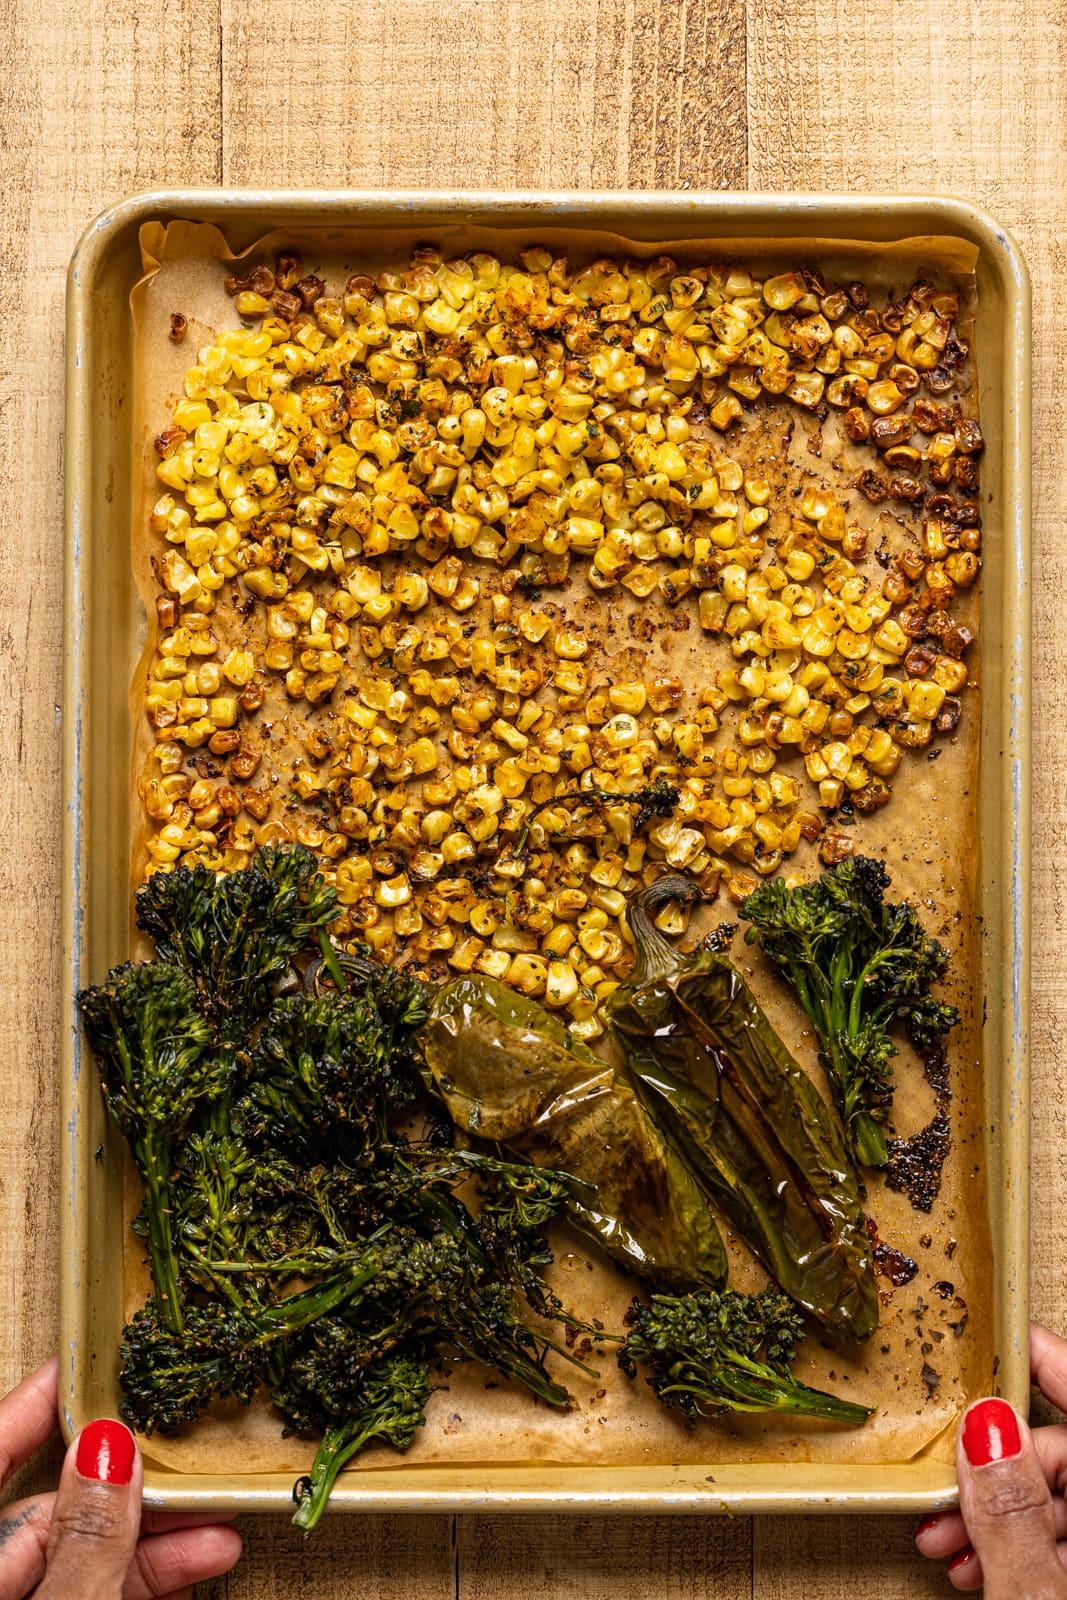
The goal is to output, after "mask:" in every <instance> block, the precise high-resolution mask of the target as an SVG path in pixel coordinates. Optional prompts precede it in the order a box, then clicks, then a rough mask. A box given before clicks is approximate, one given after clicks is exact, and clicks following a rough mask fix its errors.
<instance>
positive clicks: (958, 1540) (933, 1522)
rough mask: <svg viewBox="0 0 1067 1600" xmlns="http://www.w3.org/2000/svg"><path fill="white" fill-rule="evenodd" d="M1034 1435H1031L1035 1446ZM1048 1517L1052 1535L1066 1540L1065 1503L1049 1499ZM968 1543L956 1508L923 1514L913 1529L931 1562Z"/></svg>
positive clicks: (946, 1556) (1035, 1437)
mask: <svg viewBox="0 0 1067 1600" xmlns="http://www.w3.org/2000/svg"><path fill="white" fill-rule="evenodd" d="M1037 1438H1038V1436H1037V1434H1035V1435H1034V1443H1035V1445H1036V1443H1037ZM1046 1481H1047V1480H1046ZM1052 1518H1053V1524H1054V1527H1055V1531H1056V1538H1057V1539H1067V1504H1065V1503H1064V1501H1063V1500H1062V1499H1060V1498H1059V1497H1054V1498H1053V1501H1052ZM969 1542H970V1540H969V1535H968V1533H967V1527H966V1524H965V1523H964V1520H963V1518H962V1516H961V1515H960V1513H959V1512H958V1511H941V1512H939V1513H937V1515H935V1516H932V1517H924V1518H923V1520H922V1521H921V1522H920V1523H919V1526H918V1527H917V1528H916V1530H915V1543H916V1544H917V1545H918V1547H919V1551H920V1553H921V1554H922V1555H924V1556H926V1557H928V1558H929V1560H931V1561H947V1560H948V1559H949V1557H950V1556H954V1555H955V1554H956V1552H957V1551H958V1550H962V1549H963V1547H964V1545H965V1544H968V1543H969Z"/></svg>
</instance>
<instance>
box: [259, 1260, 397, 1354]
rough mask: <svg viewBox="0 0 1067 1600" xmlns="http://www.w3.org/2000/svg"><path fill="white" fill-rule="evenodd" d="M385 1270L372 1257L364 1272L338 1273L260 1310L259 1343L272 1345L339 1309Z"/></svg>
mask: <svg viewBox="0 0 1067 1600" xmlns="http://www.w3.org/2000/svg"><path fill="white" fill-rule="evenodd" d="M381 1270H382V1264H381V1261H380V1260H378V1259H377V1258H374V1257H372V1258H371V1259H370V1260H369V1261H368V1262H367V1264H366V1265H365V1266H364V1267H363V1269H362V1270H361V1271H357V1272H342V1273H337V1274H335V1276H334V1277H332V1278H327V1279H326V1282H325V1283H322V1284H316V1285H314V1286H313V1287H312V1288H310V1289H302V1290H301V1292H300V1293H299V1294H291V1295H289V1296H288V1298H287V1299H285V1300H281V1301H279V1302H278V1304H277V1305H276V1306H268V1308H267V1309H266V1311H260V1312H258V1313H257V1314H256V1316H255V1317H253V1319H252V1320H253V1322H254V1323H255V1325H256V1327H257V1328H258V1329H259V1338H258V1340H257V1341H256V1342H257V1343H258V1344H269V1343H270V1342H271V1341H272V1340H273V1339H280V1338H282V1337H284V1335H285V1334H288V1333H297V1332H298V1331H299V1330H300V1329H301V1328H306V1327H307V1325H308V1323H309V1322H314V1321H315V1320H316V1318H318V1317H324V1316H326V1315H327V1314H328V1313H329V1312H331V1311H336V1309H337V1307H338V1306H343V1305H344V1304H345V1302H346V1301H347V1300H351V1299H352V1298H353V1297H354V1296H355V1295H357V1294H359V1292H360V1290H361V1289H365V1288H366V1287H367V1284H368V1283H373V1282H374V1279H375V1278H376V1277H378V1275H379V1273H380V1272H381Z"/></svg>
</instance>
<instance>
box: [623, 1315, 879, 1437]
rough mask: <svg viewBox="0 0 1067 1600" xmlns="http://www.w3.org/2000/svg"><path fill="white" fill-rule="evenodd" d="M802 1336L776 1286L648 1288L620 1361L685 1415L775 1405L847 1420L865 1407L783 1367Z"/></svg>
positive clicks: (867, 1411) (855, 1419) (860, 1416)
mask: <svg viewBox="0 0 1067 1600" xmlns="http://www.w3.org/2000/svg"><path fill="white" fill-rule="evenodd" d="M803 1337H804V1332H803V1329H802V1327H801V1323H800V1314H799V1312H798V1310H797V1308H796V1306H795V1305H794V1304H793V1303H792V1301H791V1300H790V1299H789V1298H788V1297H787V1296H786V1295H783V1294H780V1293H779V1292H778V1290H776V1289H773V1288H767V1289H764V1290H763V1292H762V1293H761V1294H738V1293H737V1292H736V1290H733V1289H727V1290H725V1291H724V1292H723V1293H722V1294H716V1293H715V1292H714V1291H713V1290H707V1291H703V1292H700V1293H696V1294H687V1295H661V1294H657V1295H653V1296H652V1300H651V1302H650V1304H648V1305H647V1306H646V1305H643V1304H642V1303H641V1302H640V1301H639V1300H635V1301H634V1304H633V1308H632V1311H631V1330H630V1336H629V1338H628V1339H627V1341H626V1343H625V1344H624V1345H623V1347H622V1349H621V1350H620V1351H619V1358H618V1359H619V1365H620V1366H621V1367H622V1369H623V1371H624V1372H626V1373H628V1374H629V1376H630V1377H631V1378H632V1377H635V1376H636V1373H637V1364H638V1362H643V1363H644V1364H645V1366H646V1367H647V1369H648V1371H647V1379H648V1382H649V1384H650V1385H651V1387H652V1388H653V1389H654V1390H655V1392H656V1393H657V1394H658V1395H659V1397H660V1399H661V1400H662V1401H663V1402H664V1403H665V1404H666V1405H668V1406H674V1407H676V1408H677V1409H678V1410H679V1411H683V1412H684V1413H685V1414H686V1416H687V1417H691V1418H696V1417H699V1416H706V1415H711V1416H714V1415H717V1414H721V1413H723V1412H726V1411H778V1412H790V1413H792V1414H794V1415H797V1416H804V1417H822V1418H824V1419H825V1420H826V1421H828V1422H847V1423H850V1424H853V1425H858V1424H859V1423H862V1422H866V1420H867V1418H868V1417H869V1416H870V1415H871V1408H870V1407H869V1406H861V1405H855V1404H854V1403H852V1402H851V1401H848V1400H841V1399H839V1398H838V1397H837V1396H836V1395H832V1394H825V1393H823V1391H822V1390H821V1389H809V1388H808V1387H807V1385H806V1384H803V1383H798V1382H797V1380H796V1379H795V1378H794V1377H793V1376H792V1374H791V1373H790V1370H789V1364H790V1362H791V1361H792V1360H793V1358H794V1356H795V1355H796V1347H797V1344H798V1343H799V1342H800V1340H801V1339H802V1338H803Z"/></svg>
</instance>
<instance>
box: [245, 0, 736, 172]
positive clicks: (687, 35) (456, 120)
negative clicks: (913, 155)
mask: <svg viewBox="0 0 1067 1600" xmlns="http://www.w3.org/2000/svg"><path fill="white" fill-rule="evenodd" d="M222 29H223V105H224V116H223V122H224V127H225V140H224V147H223V176H224V181H225V182H226V183H227V184H253V183H254V184H282V185H292V186H297V185H302V184H303V185H309V186H326V187H331V186H334V185H337V186H348V187H355V188H358V187H361V186H369V187H379V186H380V187H386V186H388V187H405V186H411V187H418V186H420V185H430V186H433V187H440V188H448V187H460V188H489V189H504V188H509V187H517V188H557V189H559V188H594V187H601V186H603V187H608V188H621V187H634V188H639V187H656V186H657V185H658V186H662V187H666V188H679V187H686V186H692V187H694V188H695V187H702V186H706V187H710V188H718V187H721V186H725V185H729V184H734V185H737V184H743V183H744V172H745V159H744V152H745V136H744V6H743V3H742V0H573V3H571V4H568V5H566V6H560V5H558V4H556V3H555V0H501V3H499V4H495V5H485V4H483V3H481V0H408V3H407V4H405V5H402V6H398V5H394V4H391V3H389V0H367V3H366V4H364V5H361V6H358V7H357V6H350V7H338V6H334V5H329V4H327V3H325V0H310V3H308V4H306V5H292V4H279V5H272V6H268V7H261V8H260V9H259V10H257V11H249V9H248V7H247V6H243V5H241V4H240V3H239V0H222Z"/></svg>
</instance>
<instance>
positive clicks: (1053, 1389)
mask: <svg viewBox="0 0 1067 1600" xmlns="http://www.w3.org/2000/svg"><path fill="white" fill-rule="evenodd" d="M1030 1375H1031V1377H1032V1378H1033V1380H1034V1382H1035V1383H1036V1384H1037V1386H1038V1388H1039V1389H1040V1390H1041V1393H1042V1394H1043V1395H1044V1397H1045V1399H1046V1400H1051V1401H1052V1404H1053V1405H1054V1406H1059V1408H1060V1410H1061V1411H1067V1339H1061V1338H1059V1337H1058V1335H1056V1334H1054V1333H1050V1332H1049V1330H1048V1328H1043V1327H1042V1326H1041V1324H1040V1322H1032V1323H1031V1324H1030Z"/></svg>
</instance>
